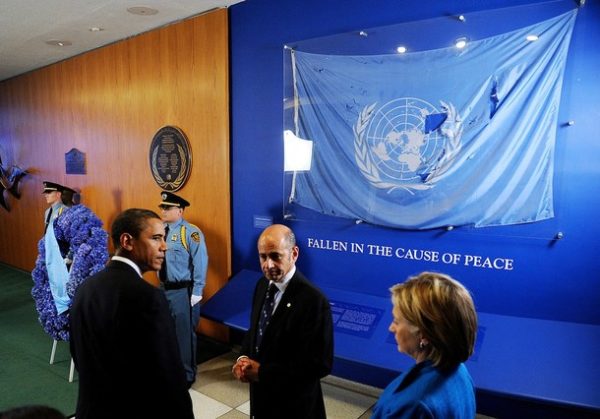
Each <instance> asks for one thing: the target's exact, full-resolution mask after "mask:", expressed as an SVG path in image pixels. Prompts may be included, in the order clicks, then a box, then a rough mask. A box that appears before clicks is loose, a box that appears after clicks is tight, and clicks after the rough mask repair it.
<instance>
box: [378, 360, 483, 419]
mask: <svg viewBox="0 0 600 419" xmlns="http://www.w3.org/2000/svg"><path fill="white" fill-rule="evenodd" d="M474 417H475V390H474V388H473V380H472V379H471V376H470V375H469V372H468V371H467V368H466V367H465V366H464V364H460V365H458V367H456V368H455V369H453V370H451V371H448V372H446V373H444V372H442V371H440V370H439V369H438V368H436V367H434V366H433V364H432V363H431V361H425V362H421V363H419V364H416V365H415V366H414V367H412V368H411V369H410V370H408V371H406V372H404V373H402V374H400V376H399V377H398V378H396V379H395V380H394V381H392V382H391V383H390V384H389V385H388V386H387V387H386V388H385V390H384V391H383V393H382V395H381V397H380V398H379V401H378V402H377V404H376V405H375V408H374V409H373V415H372V416H371V419H379V418H444V419H452V418H456V419H459V418H460V419H473V418H474Z"/></svg>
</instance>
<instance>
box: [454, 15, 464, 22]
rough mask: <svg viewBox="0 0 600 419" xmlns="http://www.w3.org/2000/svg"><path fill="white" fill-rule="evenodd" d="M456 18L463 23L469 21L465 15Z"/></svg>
mask: <svg viewBox="0 0 600 419" xmlns="http://www.w3.org/2000/svg"><path fill="white" fill-rule="evenodd" d="M456 18H457V19H458V20H460V21H461V22H466V21H467V18H466V17H465V15H458V16H456Z"/></svg>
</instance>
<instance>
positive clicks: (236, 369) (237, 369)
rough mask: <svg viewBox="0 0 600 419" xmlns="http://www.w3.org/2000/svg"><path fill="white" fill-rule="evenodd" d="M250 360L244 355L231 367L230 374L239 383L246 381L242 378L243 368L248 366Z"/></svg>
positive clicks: (246, 380)
mask: <svg viewBox="0 0 600 419" xmlns="http://www.w3.org/2000/svg"><path fill="white" fill-rule="evenodd" d="M249 360H250V358H248V357H247V356H245V355H242V356H240V357H239V358H238V359H237V361H236V362H235V364H234V365H233V367H232V368H231V373H232V374H233V376H234V377H235V378H236V379H237V380H239V381H241V382H242V383H247V382H248V379H247V378H246V377H245V376H244V371H243V370H244V367H245V366H246V365H247V364H248V361H249Z"/></svg>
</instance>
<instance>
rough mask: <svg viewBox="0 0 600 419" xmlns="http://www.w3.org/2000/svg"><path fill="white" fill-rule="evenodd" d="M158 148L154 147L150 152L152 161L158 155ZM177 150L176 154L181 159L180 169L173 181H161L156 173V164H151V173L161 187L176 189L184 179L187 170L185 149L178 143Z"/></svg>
mask: <svg viewBox="0 0 600 419" xmlns="http://www.w3.org/2000/svg"><path fill="white" fill-rule="evenodd" d="M158 149H159V147H156V148H155V149H154V152H153V153H152V161H156V156H157V155H158ZM177 151H178V153H177V154H178V155H179V158H180V160H181V170H180V171H179V176H177V178H176V179H175V180H174V181H172V182H165V181H163V180H162V177H161V176H160V174H159V173H158V170H157V168H156V166H155V165H152V175H153V176H154V179H155V180H156V183H158V186H160V187H161V188H163V189H166V190H174V191H176V190H177V189H179V187H180V186H181V184H182V182H183V180H184V179H185V174H186V171H187V159H186V157H185V151H184V150H183V147H182V146H181V145H180V144H177Z"/></svg>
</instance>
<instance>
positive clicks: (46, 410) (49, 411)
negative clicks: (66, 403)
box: [0, 405, 65, 419]
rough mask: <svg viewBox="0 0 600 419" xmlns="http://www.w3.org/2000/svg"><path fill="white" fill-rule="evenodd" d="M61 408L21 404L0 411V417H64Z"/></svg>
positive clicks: (23, 418)
mask: <svg viewBox="0 0 600 419" xmlns="http://www.w3.org/2000/svg"><path fill="white" fill-rule="evenodd" d="M64 418H65V415H63V414H62V413H61V412H60V411H59V410H57V409H55V408H53V407H50V406H42V405H31V406H20V407H15V408H13V409H9V410H5V411H4V412H0V419H64Z"/></svg>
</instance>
